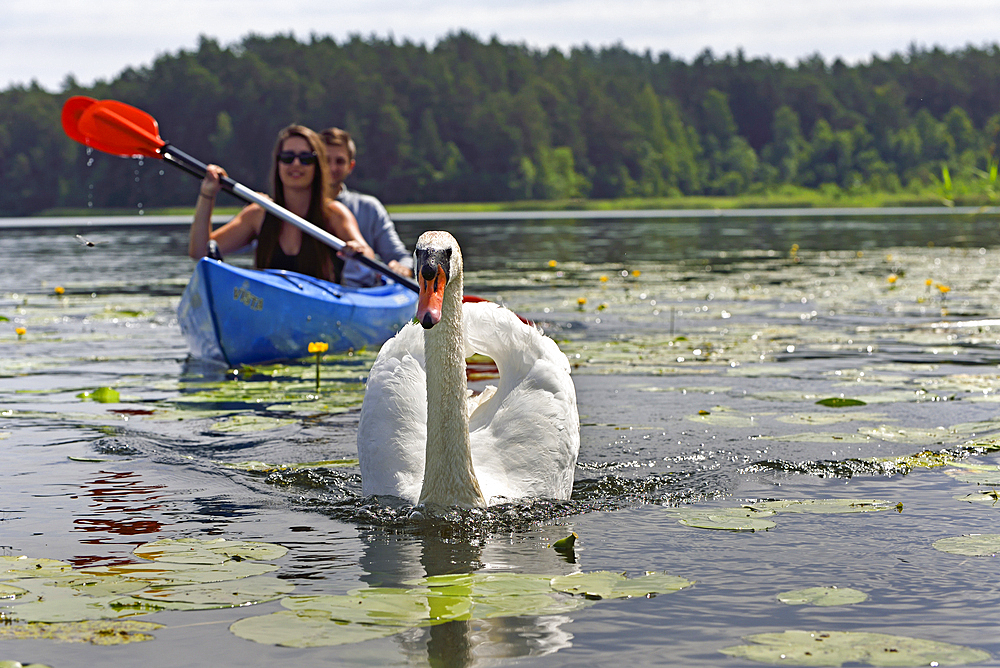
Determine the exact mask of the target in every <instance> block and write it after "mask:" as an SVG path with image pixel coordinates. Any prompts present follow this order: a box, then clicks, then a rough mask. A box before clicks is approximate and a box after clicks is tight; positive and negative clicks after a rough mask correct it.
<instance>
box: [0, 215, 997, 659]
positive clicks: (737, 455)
mask: <svg viewBox="0 0 1000 668" xmlns="http://www.w3.org/2000/svg"><path fill="white" fill-rule="evenodd" d="M134 222H135V223H136V225H135V226H134V227H128V226H116V227H102V226H101V225H93V224H91V225H88V224H87V221H86V220H85V219H81V220H80V221H79V225H78V226H73V225H72V224H70V225H66V224H65V221H63V224H62V225H60V226H52V227H36V228H32V229H17V228H8V229H4V230H3V233H2V235H0V258H3V265H4V266H3V269H2V271H0V316H3V317H5V318H7V320H6V321H0V556H10V557H17V556H22V555H26V556H28V557H37V558H50V559H59V560H63V561H66V562H68V563H70V564H72V565H73V566H74V567H75V568H77V569H84V568H87V567H90V568H94V567H101V566H111V565H117V564H123V563H131V562H137V561H140V560H139V559H138V558H137V557H135V556H133V555H132V550H133V549H135V548H136V547H137V546H138V545H141V544H143V543H147V542H150V541H155V540H158V539H162V538H201V539H214V538H225V539H227V540H250V541H263V542H267V543H276V544H280V545H282V546H285V547H287V548H288V553H287V554H286V555H284V556H282V557H280V558H278V559H274V560H272V562H273V563H274V565H276V566H277V570H276V571H274V572H273V573H272V574H271V575H273V576H276V577H277V578H280V579H281V580H282V581H284V582H286V583H287V584H288V585H289V586H290V587H291V586H293V587H294V591H293V593H294V595H309V594H313V595H340V594H345V593H347V592H349V591H352V590H355V589H358V588H362V587H402V586H404V583H407V582H408V581H412V580H413V579H415V578H421V577H424V576H434V575H442V574H451V573H469V572H474V571H476V572H484V573H531V574H543V575H547V576H550V577H556V576H560V575H567V574H571V573H576V572H585V573H590V572H595V571H613V572H618V573H621V572H627V573H628V574H629V575H630V576H638V575H642V574H643V573H645V572H666V573H669V574H670V575H674V576H679V577H681V578H685V579H687V580H689V581H693V582H694V584H693V585H691V586H689V587H687V588H684V589H682V590H680V591H675V592H670V593H661V594H659V595H656V596H655V597H641V596H640V597H633V598H628V599H613V600H599V601H598V600H593V601H590V603H592V604H591V605H588V606H586V607H581V608H580V609H576V610H570V611H565V612H561V613H559V614H543V615H532V614H524V615H518V616H512V615H510V614H508V615H504V616H498V617H493V618H489V619H471V620H465V621H451V622H448V623H445V624H441V625H435V626H415V627H413V628H410V629H407V630H402V631H400V632H398V633H395V634H393V635H389V636H388V637H385V638H380V639H374V640H368V641H365V642H359V643H349V644H343V645H335V646H327V647H306V648H289V647H279V646H275V645H274V644H268V643H265V642H253V641H250V640H245V639H243V638H241V637H237V636H236V635H234V634H233V633H231V632H230V630H229V626H230V625H231V624H232V623H233V622H235V621H236V620H239V619H243V618H247V617H252V616H258V615H265V614H270V613H274V612H277V611H280V610H282V605H281V603H280V602H279V601H271V602H266V603H260V604H259V605H256V606H251V607H241V608H223V609H216V610H207V611H206V610H193V611H189V610H185V611H177V610H171V611H167V612H157V613H155V614H148V615H142V616H139V617H135V618H133V619H138V620H148V621H152V622H156V623H159V624H162V625H163V628H160V629H158V630H156V631H154V632H153V635H154V636H155V639H153V640H149V641H146V642H137V643H133V644H127V645H121V646H109V647H105V646H98V645H93V644H69V643H62V642H57V641H54V640H36V639H10V638H5V637H3V636H0V661H3V660H17V661H21V662H23V663H25V664H27V663H31V662H37V663H43V664H48V665H50V666H53V667H54V668H57V667H58V668H62V667H67V666H96V665H103V664H114V665H143V664H145V665H150V666H167V665H169V666H208V665H216V664H222V665H254V666H256V665H261V666H263V665H278V664H286V665H371V666H384V665H406V666H411V665H428V664H430V665H442V666H480V665H508V664H517V665H539V666H571V665H572V666H578V665H610V664H612V663H614V664H632V665H685V666H741V665H761V664H760V663H755V662H753V661H751V660H749V659H746V658H736V657H732V656H729V655H726V654H723V653H720V650H722V649H725V648H731V647H734V646H741V645H746V644H747V641H746V640H745V638H746V637H747V636H751V635H753V634H761V633H783V632H785V631H792V630H803V631H815V632H825V633H830V632H856V633H860V632H868V633H880V634H890V635H893V636H905V637H909V638H919V639H923V640H928V641H938V642H944V643H952V644H956V645H962V646H966V647H969V648H973V649H975V650H979V651H980V652H987V653H988V654H989V655H990V656H991V658H988V659H985V660H984V661H980V663H979V664H978V665H990V666H1000V634H998V631H1000V577H998V576H1000V557H996V556H967V555H962V554H955V553H952V552H946V551H942V550H941V549H936V548H935V547H934V544H935V542H936V541H939V540H941V539H946V538H952V537H960V536H964V535H970V534H996V533H1000V530H998V529H1000V504H997V505H994V504H993V503H990V502H989V501H990V499H989V498H988V495H987V494H986V493H985V492H989V491H990V490H993V489H995V487H996V486H997V485H1000V469H998V468H997V464H998V463H1000V458H998V455H997V452H998V450H997V444H998V443H1000V441H998V438H1000V416H998V403H1000V392H998V388H1000V319H997V316H998V314H1000V290H998V288H1000V271H998V270H1000V229H998V219H997V217H996V215H973V214H965V215H950V216H903V215H890V216H886V215H868V216H865V215H856V216H845V215H836V216H834V215H831V216H828V217H823V216H818V217H781V218H764V217H752V216H750V215H748V216H746V217H742V218H740V217H727V218H702V219H694V218H676V219H620V220H612V219H557V220H526V221H509V220H499V221H476V222H461V221H440V222H439V223H437V224H436V223H434V222H433V221H431V222H428V221H418V220H415V221H402V222H400V223H399V230H400V234H401V236H402V237H403V239H404V241H405V242H406V243H407V245H408V246H409V247H412V244H413V241H414V240H415V239H416V237H417V236H418V235H419V233H420V232H421V231H423V230H425V229H435V228H438V229H447V230H449V231H451V232H452V233H453V234H454V235H455V236H456V238H457V239H458V240H459V242H460V244H461V245H462V248H463V254H464V256H465V262H466V290H467V292H469V293H473V294H477V295H479V296H482V297H486V298H489V299H493V300H497V301H500V302H502V303H504V304H506V305H507V306H509V307H510V308H511V309H513V310H514V311H516V312H518V313H519V314H521V315H524V316H526V317H529V318H531V319H533V320H535V321H536V322H537V323H538V324H539V325H540V326H541V327H542V328H543V329H544V331H545V332H546V333H547V334H549V335H550V336H552V337H553V338H554V339H555V340H556V341H557V342H558V343H559V345H560V347H561V348H562V349H563V351H564V352H565V353H566V354H567V355H568V357H569V358H570V361H571V363H572V365H573V369H574V371H573V373H574V380H575V383H576V388H577V395H578V403H579V410H580V419H581V452H580V459H579V464H578V468H577V472H576V484H575V486H574V493H573V498H572V500H571V501H569V502H565V503H555V502H548V501H536V502H533V503H522V504H513V505H505V506H500V507H495V508H492V509H491V510H490V511H488V512H486V513H482V514H475V515H455V516H453V517H451V518H450V519H449V520H448V521H440V522H432V521H418V520H414V519H409V518H408V510H407V509H405V508H399V507H392V506H384V505H378V504H376V503H374V502H373V501H372V500H370V499H368V500H366V499H363V498H361V497H360V489H361V485H360V474H359V471H358V469H357V467H356V465H352V463H351V462H350V460H351V459H352V458H354V457H356V448H355V433H356V429H357V420H358V409H359V407H360V399H361V397H362V396H363V379H364V377H365V374H366V371H367V368H368V366H369V365H370V364H371V362H372V360H373V359H374V351H359V352H358V353H357V354H354V355H352V356H344V357H341V358H334V359H329V360H327V361H326V363H325V364H324V366H323V369H322V373H323V384H322V386H321V391H320V393H319V395H318V396H317V395H316V393H315V386H314V385H313V380H312V379H313V378H314V376H313V374H314V369H313V367H311V366H309V364H308V362H303V363H302V364H300V365H287V366H276V367H261V368H257V369H242V370H229V369H224V368H218V367H213V366H211V365H206V364H203V363H200V362H198V361H197V360H191V359H188V355H187V347H186V345H185V342H184V341H183V340H182V339H181V338H180V331H179V328H178V325H177V318H176V313H175V309H176V306H177V303H178V300H179V297H180V294H181V292H182V290H183V288H184V286H185V284H186V282H187V280H188V278H189V276H190V272H191V269H192V266H193V264H192V262H191V261H190V260H188V259H187V257H186V255H185V253H186V246H187V240H186V237H187V230H186V228H184V227H182V226H169V225H168V226H155V225H144V224H140V223H141V222H143V221H142V220H141V219H138V218H137V219H135V221H134ZM77 234H80V235H83V236H84V237H86V239H87V240H89V241H91V242H92V243H93V245H90V246H88V245H84V244H83V243H81V242H80V240H79V239H77V238H76V235H77ZM227 259H229V258H227ZM232 261H233V262H235V263H237V264H243V265H247V264H248V263H249V258H248V257H247V256H237V257H236V258H233V259H232ZM56 286H59V287H61V288H63V294H61V295H57V294H56V293H55V288H56ZM17 327H23V328H24V329H25V333H24V335H23V336H22V337H20V338H19V337H18V335H17V334H16V333H15V328H17ZM234 371H235V372H234ZM103 387H111V388H114V389H115V390H116V391H117V392H118V393H119V399H118V401H114V402H110V403H101V402H98V401H91V400H87V394H86V393H88V392H91V393H92V392H94V391H95V390H97V389H98V388H103ZM81 395H82V396H81ZM829 398H846V399H854V400H857V401H858V402H861V403H857V404H856V405H853V406H833V407H829V406H825V405H820V404H817V402H818V401H820V400H823V399H829ZM926 452H931V453H935V454H934V455H933V456H932V455H930V454H924V455H923V456H917V455H920V453H926ZM330 460H342V461H341V464H342V465H328V466H321V467H298V468H297V467H293V466H285V467H279V466H277V465H280V464H286V465H290V464H302V463H307V462H320V461H330ZM250 462H265V463H268V464H270V465H271V466H270V467H262V466H257V467H256V468H255V467H254V466H251V465H249V463H250ZM828 499H852V500H867V501H873V500H878V501H882V502H884V503H883V504H881V506H878V507H884V508H887V509H886V510H882V511H881V512H850V513H819V512H785V511H779V512H777V513H776V514H774V515H770V514H766V513H765V514H761V515H760V517H762V518H763V517H765V516H766V519H767V521H770V522H772V523H773V526H770V527H769V528H767V529H766V530H764V529H763V528H762V527H760V526H758V528H759V529H760V530H757V531H733V530H725V529H720V530H711V529H707V528H699V527H698V526H689V525H687V524H682V523H680V522H679V521H678V520H679V519H683V516H681V515H678V514H677V513H676V512H672V511H674V510H677V509H681V510H692V509H693V510H696V511H702V512H703V514H711V513H712V512H715V513H717V516H719V517H723V518H725V517H730V516H726V515H725V509H738V508H740V507H741V505H744V504H753V503H760V502H764V501H819V500H828ZM824 503H826V502H824ZM900 504H901V505H900ZM799 506H801V507H804V508H805V509H807V510H808V509H815V510H819V509H830V507H828V506H826V505H824V504H823V503H819V504H816V507H815V508H812V507H811V506H809V505H807V504H799ZM750 514H753V513H752V512H751V513H750ZM688 519H689V520H691V518H688ZM721 521H722V523H723V524H725V522H726V521H731V519H730V520H725V519H723V520H721ZM689 524H695V525H697V524H705V521H704V518H701V519H700V520H699V519H698V518H694V519H693V520H691V521H689ZM571 532H575V533H576V534H577V535H578V540H577V543H576V548H575V551H574V553H572V554H567V553H566V552H559V551H556V550H555V549H553V548H552V547H551V546H552V544H553V543H554V542H555V541H557V540H559V539H560V538H564V537H566V536H567V535H569V534H570V533H571ZM2 580H3V578H2V577H0V584H2ZM15 584H16V583H15ZM811 587H838V588H841V589H844V588H850V589H853V590H858V591H860V592H862V593H863V594H865V595H866V599H865V600H863V601H861V602H857V603H853V604H845V605H836V606H818V605H789V604H787V603H784V602H782V601H781V600H779V597H778V595H779V594H781V593H783V592H788V591H791V590H800V589H805V588H811ZM2 595H3V591H2V589H0V596H2ZM24 600H26V599H21V600H8V601H7V602H8V603H11V604H12V607H13V609H14V610H15V611H16V608H17V606H18V605H20V604H21V603H23V602H24ZM893 651H895V650H893ZM900 651H902V650H900ZM980 658H982V657H980ZM774 663H783V662H781V661H775V662H774ZM815 665H834V664H828V663H817V664H815ZM886 665H887V664H886ZM901 665H902V664H901ZM906 665H910V664H906ZM913 665H917V664H913ZM923 665H927V662H925V663H924V664H923ZM941 665H946V664H945V662H944V661H942V662H941Z"/></svg>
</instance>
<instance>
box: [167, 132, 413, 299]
mask: <svg viewBox="0 0 1000 668" xmlns="http://www.w3.org/2000/svg"><path fill="white" fill-rule="evenodd" d="M160 155H162V156H163V159H164V160H166V161H167V162H169V163H170V164H172V165H174V166H176V167H180V168H181V169H183V170H184V171H185V172H187V173H188V174H191V175H192V176H197V177H198V178H204V177H205V173H206V172H207V171H208V165H206V164H205V163H203V162H201V161H200V160H198V159H196V158H193V157H191V156H190V155H188V154H187V153H185V152H184V151H181V150H180V149H178V148H177V147H176V146H173V145H171V144H170V143H167V144H164V146H163V147H162V148H161V149H160ZM221 181H222V188H223V190H225V191H226V192H228V193H231V194H233V195H234V196H236V197H238V198H239V199H241V200H243V201H244V202H247V203H250V204H257V205H259V206H261V207H263V208H264V210H265V211H268V212H269V213H272V214H274V215H275V216H277V217H278V218H280V219H281V220H284V221H286V222H288V223H291V224H292V225H294V226H295V227H297V228H299V229H300V230H302V231H303V232H305V233H306V234H308V235H309V236H311V237H314V238H316V239H318V240H319V241H321V242H323V243H324V244H326V245H327V246H329V247H330V248H333V249H334V250H338V251H339V250H341V249H343V248H345V247H346V246H347V244H345V243H344V242H343V241H341V240H340V239H338V238H337V237H335V236H333V235H332V234H330V233H329V232H327V231H326V230H324V229H321V228H319V227H316V226H315V225H313V224H312V223H310V222H309V221H308V220H306V219H305V218H302V217H300V216H297V215H295V214H294V213H292V212H291V211H289V210H288V209H286V208H284V207H281V206H278V205H277V204H275V203H274V202H272V201H271V200H270V199H268V198H267V197H264V196H263V195H260V194H258V193H255V192H254V191H252V190H250V189H249V188H247V187H246V186H245V185H243V184H241V183H238V182H236V181H234V180H233V179H231V178H229V177H228V176H224V177H222V179H221ZM351 259H352V260H357V261H358V262H360V263H361V264H363V265H365V266H366V267H369V268H371V269H374V270H375V271H377V272H379V273H380V274H384V275H386V276H389V277H391V278H392V280H394V281H396V282H397V283H399V284H400V285H403V286H406V287H407V288H409V289H410V290H413V291H414V292H420V286H418V285H417V282H416V281H414V280H413V279H412V278H407V277H406V276H401V275H399V274H397V273H396V272H394V271H393V270H392V269H390V268H389V267H388V266H386V265H385V264H383V263H382V262H379V261H378V260H375V259H373V258H370V257H367V256H365V255H361V254H356V255H353V256H351Z"/></svg>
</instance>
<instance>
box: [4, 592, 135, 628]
mask: <svg viewBox="0 0 1000 668" xmlns="http://www.w3.org/2000/svg"><path fill="white" fill-rule="evenodd" d="M119 599H121V597H120V596H103V597H93V596H66V597H56V598H42V599H41V600H38V601H32V602H30V603H23V604H21V605H16V606H14V607H12V608H8V609H7V610H5V611H4V615H6V616H9V617H11V618H13V619H15V620H17V621H22V622H47V623H51V622H82V621H86V620H93V619H119V618H121V617H131V616H134V615H143V614H146V613H148V612H154V611H155V610H154V609H142V608H140V607H137V606H129V607H122V606H116V605H115V603H116V602H118V601H119Z"/></svg>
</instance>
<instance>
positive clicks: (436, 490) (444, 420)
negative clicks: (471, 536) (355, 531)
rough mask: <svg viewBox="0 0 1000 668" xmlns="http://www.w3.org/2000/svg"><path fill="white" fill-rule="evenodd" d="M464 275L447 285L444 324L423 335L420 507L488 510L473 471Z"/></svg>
mask: <svg viewBox="0 0 1000 668" xmlns="http://www.w3.org/2000/svg"><path fill="white" fill-rule="evenodd" d="M462 291H463V290H462V274H461V272H458V275H457V276H456V277H455V278H453V279H452V280H451V281H449V282H448V285H447V286H446V288H445V292H444V300H443V302H442V305H441V321H440V322H438V323H437V324H436V325H435V326H434V327H432V328H430V329H427V330H425V331H424V356H425V360H426V369H427V451H426V459H425V464H424V484H423V487H422V488H421V490H420V503H423V504H431V505H438V506H455V505H457V506H465V507H470V508H471V507H481V506H485V505H486V501H485V500H484V499H483V493H482V492H481V491H480V489H479V481H478V480H476V473H475V471H474V470H473V468H472V449H471V446H470V442H469V411H468V397H467V384H466V380H465V344H464V341H463V338H462Z"/></svg>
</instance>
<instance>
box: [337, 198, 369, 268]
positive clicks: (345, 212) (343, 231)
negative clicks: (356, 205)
mask: <svg viewBox="0 0 1000 668" xmlns="http://www.w3.org/2000/svg"><path fill="white" fill-rule="evenodd" d="M326 221H327V224H328V225H329V226H330V228H331V231H332V232H333V235H334V236H335V237H337V238H338V239H340V240H341V241H343V242H344V243H345V244H346V245H347V248H346V249H344V250H346V251H349V252H347V253H345V252H344V251H340V252H339V253H338V255H341V257H345V258H349V257H350V256H351V255H353V254H360V255H364V256H365V257H370V258H372V259H374V258H375V251H373V250H372V247H371V246H369V245H368V243H367V242H366V241H365V238H364V237H363V236H361V230H359V229H358V221H357V220H355V219H354V214H353V213H351V210H350V209H348V208H347V207H346V206H344V205H343V204H342V203H340V202H338V201H336V200H330V201H329V202H328V203H327V207H326Z"/></svg>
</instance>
